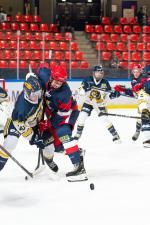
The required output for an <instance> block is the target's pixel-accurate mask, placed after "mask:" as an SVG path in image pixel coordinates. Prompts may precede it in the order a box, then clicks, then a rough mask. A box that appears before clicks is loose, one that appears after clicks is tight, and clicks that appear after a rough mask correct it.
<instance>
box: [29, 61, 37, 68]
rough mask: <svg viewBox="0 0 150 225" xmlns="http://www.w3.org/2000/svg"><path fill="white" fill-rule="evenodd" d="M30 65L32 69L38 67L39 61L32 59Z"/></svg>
mask: <svg viewBox="0 0 150 225" xmlns="http://www.w3.org/2000/svg"><path fill="white" fill-rule="evenodd" d="M30 65H31V68H32V69H37V62H36V61H33V60H30Z"/></svg>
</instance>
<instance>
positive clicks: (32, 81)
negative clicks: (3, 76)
mask: <svg viewBox="0 0 150 225" xmlns="http://www.w3.org/2000/svg"><path fill="white" fill-rule="evenodd" d="M23 91H24V97H25V99H26V100H27V101H29V102H30V103H32V104H37V103H38V100H39V99H40V98H42V87H41V84H40V82H39V80H38V78H37V77H34V76H30V77H29V78H28V79H27V80H26V81H25V82H24V84H23Z"/></svg>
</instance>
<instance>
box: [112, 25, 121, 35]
mask: <svg viewBox="0 0 150 225" xmlns="http://www.w3.org/2000/svg"><path fill="white" fill-rule="evenodd" d="M114 33H118V34H122V26H121V25H114Z"/></svg>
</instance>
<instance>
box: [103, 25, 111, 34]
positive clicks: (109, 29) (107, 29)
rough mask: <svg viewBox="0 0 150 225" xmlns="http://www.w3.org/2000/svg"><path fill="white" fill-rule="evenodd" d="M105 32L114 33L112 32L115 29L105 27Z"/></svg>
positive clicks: (108, 26) (109, 26)
mask: <svg viewBox="0 0 150 225" xmlns="http://www.w3.org/2000/svg"><path fill="white" fill-rule="evenodd" d="M104 32H105V33H112V32H113V27H112V25H105V26H104Z"/></svg>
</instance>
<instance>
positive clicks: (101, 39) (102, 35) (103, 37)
mask: <svg viewBox="0 0 150 225" xmlns="http://www.w3.org/2000/svg"><path fill="white" fill-rule="evenodd" d="M100 41H105V42H107V41H109V34H101V36H100Z"/></svg>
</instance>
